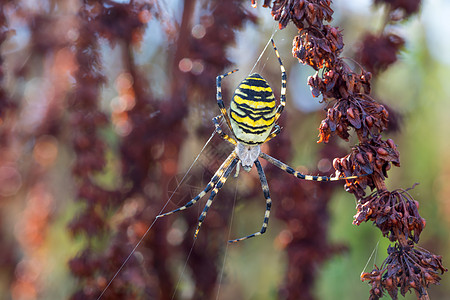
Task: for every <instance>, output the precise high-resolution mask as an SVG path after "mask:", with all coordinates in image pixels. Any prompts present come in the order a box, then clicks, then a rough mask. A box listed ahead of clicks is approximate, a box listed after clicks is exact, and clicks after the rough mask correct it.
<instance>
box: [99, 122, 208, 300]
mask: <svg viewBox="0 0 450 300" xmlns="http://www.w3.org/2000/svg"><path fill="white" fill-rule="evenodd" d="M215 134H216V131H215V130H214V131H213V133H212V134H211V136H210V137H209V139H208V140H207V141H206V143H205V145H204V146H203V148H202V149H201V150H200V152H199V154H198V155H197V157H196V158H195V159H194V161H193V162H192V164H191V165H190V167H189V169H188V170H187V171H186V173H185V174H184V176H183V178H182V179H181V181H180V182H179V183H178V185H177V187H176V188H175V190H174V191H173V192H172V194H171V195H170V197H169V199H168V200H167V201H166V203H165V204H164V206H163V207H162V208H161V210H160V211H159V213H158V214H157V215H160V214H161V213H162V212H163V211H164V209H165V208H166V206H167V205H168V204H169V202H170V201H171V200H172V197H173V196H174V195H175V193H176V191H177V190H178V188H179V187H180V186H181V184H182V183H183V182H184V180H185V179H186V177H187V175H188V174H189V172H190V171H191V169H192V167H193V166H194V165H195V163H196V162H197V160H198V159H199V157H200V155H201V154H202V153H203V151H204V150H205V148H206V146H207V145H208V144H209V142H210V141H211V140H212V138H213V137H214V135H215ZM156 220H157V218H155V219H154V220H153V222H152V223H151V224H150V226H149V227H148V228H147V230H146V231H145V233H144V234H143V235H142V237H141V238H140V239H139V241H138V242H137V243H136V245H135V246H134V248H133V250H131V252H130V254H129V255H128V256H127V258H126V259H125V261H124V262H123V263H122V265H121V266H120V267H119V269H118V270H117V272H116V273H115V274H114V276H113V277H112V278H111V279H110V280H109V282H108V284H107V285H106V287H105V288H104V289H103V291H102V292H101V294H100V296H98V298H97V300H99V299H101V298H102V296H103V295H104V294H105V292H106V291H107V290H108V288H109V286H110V285H111V284H112V283H113V281H114V279H116V277H117V276H118V275H119V273H120V272H121V271H122V269H123V268H124V267H125V265H126V264H127V262H128V261H129V260H130V258H131V256H132V255H133V254H134V252H136V249H137V248H138V247H139V245H140V244H141V243H142V241H143V240H144V239H145V237H146V236H147V234H148V233H149V231H150V229H152V227H153V225H154V224H155V223H156ZM194 244H195V241H194ZM194 244H193V245H192V247H193V246H194ZM191 252H192V249H191ZM189 255H190V253H189ZM188 258H189V256H188ZM186 262H187V261H186ZM185 267H186V265H185ZM172 299H173V297H172Z"/></svg>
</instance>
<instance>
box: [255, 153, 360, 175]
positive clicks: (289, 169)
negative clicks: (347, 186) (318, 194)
mask: <svg viewBox="0 0 450 300" xmlns="http://www.w3.org/2000/svg"><path fill="white" fill-rule="evenodd" d="M259 156H260V157H262V158H264V159H265V160H267V161H268V162H270V163H271V164H273V165H275V166H276V167H278V168H280V169H281V170H283V171H285V172H287V173H289V174H292V175H294V176H295V177H297V178H300V179H304V180H311V181H337V180H349V179H357V178H359V177H360V176H348V177H327V176H312V175H304V174H302V173H300V172H297V171H295V170H294V169H293V168H292V167H290V166H288V165H287V164H285V163H283V162H281V161H279V160H278V159H275V158H273V157H272V156H270V155H267V154H265V153H262V152H261V153H260V154H259Z"/></svg>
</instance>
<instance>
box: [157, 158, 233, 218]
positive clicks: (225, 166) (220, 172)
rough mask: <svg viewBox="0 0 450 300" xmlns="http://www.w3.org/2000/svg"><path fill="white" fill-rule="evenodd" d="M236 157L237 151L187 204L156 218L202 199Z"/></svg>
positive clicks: (182, 208)
mask: <svg viewBox="0 0 450 300" xmlns="http://www.w3.org/2000/svg"><path fill="white" fill-rule="evenodd" d="M235 158H236V152H235V151H233V152H232V153H231V154H230V155H229V156H228V157H227V159H226V160H225V161H224V162H223V163H222V165H221V166H220V168H219V169H218V170H217V172H216V173H215V174H214V175H213V177H212V178H211V180H210V181H209V183H208V184H207V185H206V187H205V189H204V190H203V191H201V192H200V194H198V195H197V196H195V197H194V198H193V199H192V200H191V201H189V202H188V203H186V204H185V205H183V206H182V207H179V208H177V209H174V210H172V211H169V212H167V213H164V214H161V215H158V216H156V218H161V217H165V216H168V215H171V214H173V213H176V212H179V211H181V210H185V209H186V208H188V207H191V206H192V205H194V204H195V203H196V202H197V201H198V200H200V199H201V198H202V197H203V196H205V194H206V193H207V192H209V191H210V190H211V189H212V188H213V187H214V186H216V185H217V182H218V181H219V179H220V178H221V177H222V176H223V173H224V172H225V170H226V169H227V168H228V167H229V166H230V164H231V163H232V162H233V161H234V160H235Z"/></svg>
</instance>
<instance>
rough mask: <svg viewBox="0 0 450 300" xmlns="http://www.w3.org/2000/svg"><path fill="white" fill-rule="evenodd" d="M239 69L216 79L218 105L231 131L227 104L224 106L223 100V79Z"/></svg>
mask: <svg viewBox="0 0 450 300" xmlns="http://www.w3.org/2000/svg"><path fill="white" fill-rule="evenodd" d="M237 71H238V69H236V70H233V71H230V72H228V73H226V74H223V75H219V76H217V77H216V86H217V95H216V99H217V105H219V109H220V111H221V112H222V115H223V117H224V118H225V121H227V125H228V128H230V130H232V129H231V123H230V118H229V117H228V114H227V109H226V108H225V104H223V100H222V79H223V78H224V77H226V76H228V75H230V74H233V73H234V72H237Z"/></svg>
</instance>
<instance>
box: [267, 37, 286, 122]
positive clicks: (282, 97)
mask: <svg viewBox="0 0 450 300" xmlns="http://www.w3.org/2000/svg"><path fill="white" fill-rule="evenodd" d="M270 41H271V42H272V46H273V49H274V50H275V54H276V55H277V58H278V62H279V63H280V69H281V92H280V105H278V107H277V112H276V113H275V122H276V121H277V120H278V118H279V117H280V115H281V112H282V111H283V109H284V107H285V106H286V78H287V76H286V69H285V68H284V65H283V62H282V61H281V57H280V53H278V49H277V47H276V46H275V42H274V41H273V39H270Z"/></svg>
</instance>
